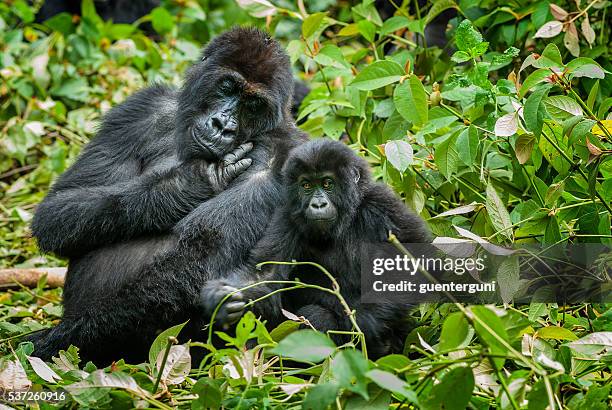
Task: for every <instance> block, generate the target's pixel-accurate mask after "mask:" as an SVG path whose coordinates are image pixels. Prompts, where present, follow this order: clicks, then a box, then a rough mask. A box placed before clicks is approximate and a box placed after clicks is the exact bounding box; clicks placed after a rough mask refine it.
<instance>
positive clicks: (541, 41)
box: [0, 0, 612, 409]
mask: <svg viewBox="0 0 612 410" xmlns="http://www.w3.org/2000/svg"><path fill="white" fill-rule="evenodd" d="M305 3H306V2H298V5H297V6H296V5H295V4H293V3H290V2H286V1H272V0H270V1H268V0H239V1H237V2H233V1H215V2H205V1H196V0H187V1H170V0H168V1H164V2H163V4H162V7H159V8H156V9H155V10H153V11H152V12H151V14H150V15H149V16H146V17H144V18H143V19H141V21H139V22H137V23H135V24H134V25H126V24H113V23H112V22H105V21H102V20H101V19H100V18H99V17H98V16H97V14H96V13H95V8H94V6H93V2H92V1H91V0H84V1H83V7H82V16H81V17H80V18H79V17H74V16H70V15H68V14H60V15H57V16H55V17H53V18H51V19H50V20H48V21H46V22H44V23H43V24H38V23H34V15H35V13H34V9H33V8H32V7H31V6H29V5H28V3H27V2H25V1H23V0H9V1H8V2H4V3H2V4H0V50H1V51H2V53H1V54H0V80H1V82H0V107H1V109H0V145H1V146H2V151H1V152H0V185H2V189H3V191H2V194H0V195H1V196H0V267H7V266H11V267H12V266H16V267H30V266H38V265H45V266H50V265H62V264H64V261H62V260H57V259H55V258H53V257H52V256H48V255H46V256H42V255H40V254H39V253H38V251H37V250H36V248H35V244H34V243H33V241H32V240H31V239H29V237H28V231H27V223H28V221H29V220H30V218H31V213H32V209H33V207H34V206H35V205H36V203H38V202H39V201H40V200H41V199H42V196H43V195H44V194H45V192H46V190H47V189H48V186H49V184H50V182H51V181H52V180H53V178H55V177H56V176H57V175H59V174H60V173H61V172H62V171H63V170H64V169H65V168H66V167H67V166H68V165H69V164H70V163H71V161H73V160H74V158H75V156H76V155H77V154H78V152H79V150H80V148H81V147H82V146H83V144H84V143H86V142H87V140H88V139H89V138H90V137H91V136H92V134H93V133H94V131H95V126H96V123H97V122H98V121H99V119H100V116H101V115H102V114H103V113H104V112H105V111H106V110H108V109H109V108H110V107H111V106H113V105H115V104H117V103H119V102H121V101H122V100H124V99H125V98H126V96H128V95H129V94H131V93H132V92H133V91H134V90H136V89H137V88H139V87H141V86H143V85H145V84H147V83H150V82H155V81H166V82H175V81H177V78H178V75H177V74H178V73H180V72H182V71H183V70H184V69H185V68H186V67H187V66H188V65H189V62H190V61H193V60H194V59H196V58H197V56H198V53H199V45H200V44H201V43H203V42H205V41H207V40H208V39H209V38H210V37H212V36H214V35H215V34H217V33H219V32H220V31H222V30H224V29H225V28H227V27H229V26H231V25H232V24H236V23H250V24H256V25H261V26H264V25H265V26H267V27H268V28H269V29H270V30H271V31H273V32H274V33H275V35H276V37H278V38H281V39H283V40H285V42H286V46H287V50H288V52H289V54H290V56H291V58H292V61H293V62H294V63H295V65H296V67H297V68H298V71H299V76H300V77H301V78H302V79H304V80H306V81H307V82H308V83H309V85H310V86H311V87H312V91H311V93H310V94H309V95H308V96H307V97H306V99H305V100H304V102H303V104H302V106H301V109H300V113H299V117H298V118H299V122H300V126H301V127H302V128H303V129H304V130H305V131H307V132H309V133H310V134H311V135H313V136H314V137H321V136H327V137H330V138H334V139H342V140H344V141H346V142H347V143H348V144H350V145H351V146H353V147H354V148H355V149H356V150H357V151H359V152H360V154H361V155H363V156H364V157H365V158H366V159H367V160H368V161H369V163H370V164H371V165H372V169H373V172H374V175H375V176H376V177H378V178H380V179H382V180H384V181H385V182H387V183H389V184H390V185H391V186H392V187H393V188H394V189H395V190H396V191H397V192H398V194H400V195H401V196H402V198H404V200H405V202H406V203H407V204H408V205H409V206H410V207H412V208H413V209H415V210H416V211H417V212H419V213H420V214H421V215H422V216H423V217H424V218H426V219H427V220H428V222H429V224H430V226H431V228H432V230H433V231H434V233H435V234H436V235H438V236H441V237H451V238H454V239H455V238H458V237H461V238H464V239H465V238H467V239H469V240H475V241H478V242H479V243H481V244H486V245H487V246H488V245H491V244H493V243H502V244H511V243H523V242H536V243H541V244H551V243H585V242H595V243H602V244H607V245H610V244H612V232H611V223H610V217H611V215H612V208H611V205H610V204H611V202H612V161H611V160H610V158H611V155H610V154H612V114H610V108H611V107H612V97H610V94H611V92H610V91H611V90H612V75H611V73H610V72H611V71H612V65H611V64H610V62H609V53H610V50H609V43H610V41H609V35H610V26H609V24H606V21H607V20H606V13H607V14H608V15H609V10H608V8H609V4H610V3H609V1H605V0H595V1H590V2H586V4H584V3H585V2H582V3H581V2H573V1H572V2H569V1H568V2H565V1H564V2H556V3H555V4H551V3H550V2H548V1H546V0H542V1H537V2H527V1H519V2H517V3H516V4H513V7H509V6H507V5H506V4H505V2H496V1H487V2H476V1H460V2H455V1H452V0H440V1H435V2H428V4H426V5H425V6H423V7H422V8H421V9H420V10H414V5H413V2H407V1H404V2H395V3H396V4H397V5H398V9H397V10H396V11H395V13H394V15H393V16H391V17H389V18H387V19H384V20H383V18H381V16H380V14H379V13H378V11H377V10H376V8H375V7H374V4H373V2H372V1H367V0H366V1H363V2H354V5H352V6H349V5H346V4H344V5H341V6H338V5H336V3H335V2H329V1H326V0H317V1H314V2H308V4H307V5H305ZM306 7H307V9H306ZM448 9H454V10H456V11H457V17H455V18H453V19H451V20H450V22H449V29H448V32H447V33H446V34H447V38H448V39H449V44H448V45H447V47H446V48H445V49H444V50H440V49H438V48H436V47H426V46H425V44H423V41H422V35H423V33H424V32H425V28H426V27H427V26H428V25H430V24H432V21H434V18H435V17H436V16H438V15H439V14H440V13H442V12H443V11H444V10H448ZM608 18H609V17H608ZM140 23H150V24H151V26H152V28H153V29H154V30H155V31H156V33H157V35H156V36H152V37H148V36H146V35H144V34H143V33H142V31H141V29H140V27H139V24H140ZM483 246H484V245H483ZM608 263H611V262H610V261H608ZM608 269H609V267H608ZM517 277H518V266H517V264H516V263H515V260H514V259H513V258H512V257H508V258H507V263H504V264H502V267H500V269H499V271H498V278H497V280H498V283H500V285H501V288H502V289H506V290H512V289H515V288H516V286H517ZM512 293H513V292H511V291H509V292H508V294H507V295H506V296H508V295H509V296H508V297H509V298H510V299H506V298H504V300H507V302H508V304H506V305H505V306H504V307H503V308H499V307H491V306H486V307H485V306H464V305H461V304H446V305H430V304H423V305H421V306H419V308H418V310H417V311H415V312H413V313H412V316H413V318H414V320H415V321H416V322H417V327H416V328H415V329H414V330H413V331H412V333H411V334H410V335H409V336H408V338H407V341H406V346H405V351H404V354H401V355H400V354H397V355H390V356H387V357H383V358H381V359H379V360H377V361H376V362H372V361H370V360H368V359H367V357H366V356H365V355H364V354H363V353H362V352H360V351H358V350H354V348H353V345H347V346H336V345H335V344H334V343H333V342H332V341H331V339H329V338H328V337H327V336H326V335H323V334H320V333H316V332H314V331H312V330H309V329H305V330H297V328H298V325H299V323H298V322H297V321H299V320H300V319H299V318H295V317H292V316H291V315H290V314H288V316H290V317H291V319H292V320H290V321H287V322H285V323H283V324H282V325H281V326H279V327H278V328H276V329H266V328H265V326H264V325H263V324H262V323H261V322H260V321H259V320H258V319H257V318H255V317H254V316H253V315H252V314H247V315H245V316H244V317H243V318H242V319H241V321H240V323H239V324H238V325H237V328H236V331H235V333H234V334H230V333H220V334H219V336H220V337H221V338H222V339H223V340H224V341H226V343H227V348H224V349H215V348H214V347H212V346H211V345H210V344H209V343H203V341H191V342H188V343H186V344H182V345H180V344H178V345H177V344H174V343H175V342H176V337H177V336H180V333H179V332H180V329H181V326H177V327H174V328H172V329H168V330H167V331H166V332H164V333H162V334H161V335H160V337H158V339H157V340H156V341H155V343H154V344H153V346H152V347H151V351H150V355H149V356H150V357H149V362H148V363H143V364H137V365H133V364H126V363H124V362H123V361H119V362H117V363H115V364H113V365H112V366H110V367H109V368H106V369H96V368H95V366H93V365H92V364H91V363H80V361H79V358H78V351H77V349H75V348H70V349H69V350H68V351H66V352H62V353H61V354H60V357H59V358H56V359H54V362H53V363H44V362H42V361H40V360H39V359H37V358H36V357H33V356H31V354H32V346H31V345H29V344H21V345H18V344H17V343H16V341H17V340H18V339H17V338H18V337H19V336H21V335H23V334H25V333H28V332H32V331H35V330H38V329H40V328H43V327H46V326H48V325H51V324H52V323H54V322H56V321H57V320H59V318H60V317H61V308H60V307H59V305H58V303H59V300H60V298H61V291H60V290H48V289H46V288H45V282H44V280H42V281H41V282H40V283H39V285H38V286H37V287H36V288H35V289H25V288H21V289H20V290H18V291H9V292H4V293H1V294H0V302H1V303H0V315H1V317H2V321H1V322H0V339H1V341H2V352H3V353H6V355H5V356H4V357H2V358H0V369H1V370H0V385H1V386H10V387H11V388H12V389H18V388H19V389H26V388H30V387H33V388H36V389H39V388H42V387H44V388H45V389H48V390H54V391H63V390H65V391H66V392H67V395H66V403H65V404H67V403H72V405H74V404H76V405H79V406H85V407H113V408H115V407H128V408H131V407H141V406H148V407H159V408H169V407H183V408H187V407H191V408H195V409H200V408H201V409H204V408H219V407H220V406H223V407H224V408H264V407H275V408H276V407H288V408H289V407H291V408H298V407H302V408H306V409H310V408H312V409H325V408H327V407H328V406H340V407H341V408H354V407H361V408H387V407H388V406H389V405H390V404H393V405H395V406H396V407H402V406H403V407H412V408H432V409H434V408H435V409H440V408H445V409H448V408H457V409H459V408H466V407H470V408H489V407H500V408H515V409H516V408H529V409H544V408H547V407H549V408H557V407H560V406H562V407H566V408H570V409H573V408H580V407H586V408H593V409H605V408H609V406H610V394H611V393H610V377H611V375H610V352H611V349H612V309H610V305H593V304H581V305H575V306H557V305H555V304H543V303H532V304H531V305H529V306H514V305H512V304H510V303H511V295H512ZM503 296H504V295H502V297H503ZM357 336H358V335H356V339H355V344H356V343H357V340H358V339H359V338H357ZM196 351H197V352H198V353H201V352H204V356H205V358H204V359H203V360H202V362H201V363H192V360H191V352H196ZM279 355H280V356H279ZM296 361H299V362H303V363H305V364H301V365H299V366H297V365H296Z"/></svg>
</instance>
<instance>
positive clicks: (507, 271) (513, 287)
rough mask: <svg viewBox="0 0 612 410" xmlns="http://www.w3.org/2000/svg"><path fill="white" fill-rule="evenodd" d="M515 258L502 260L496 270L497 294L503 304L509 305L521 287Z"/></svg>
mask: <svg viewBox="0 0 612 410" xmlns="http://www.w3.org/2000/svg"><path fill="white" fill-rule="evenodd" d="M519 274H520V272H519V261H518V257H517V256H510V257H507V258H504V259H503V260H502V261H501V263H500V265H499V267H498V268H497V283H498V285H499V287H498V289H499V294H500V296H501V298H502V301H503V302H504V303H510V302H511V301H512V300H513V298H514V295H515V294H516V292H517V291H518V290H519V288H520V286H521V282H520V276H519Z"/></svg>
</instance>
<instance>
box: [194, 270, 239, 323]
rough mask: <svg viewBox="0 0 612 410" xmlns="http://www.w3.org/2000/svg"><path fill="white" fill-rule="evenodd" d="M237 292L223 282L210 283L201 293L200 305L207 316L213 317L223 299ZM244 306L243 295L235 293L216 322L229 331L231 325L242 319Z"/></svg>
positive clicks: (223, 307)
mask: <svg viewBox="0 0 612 410" xmlns="http://www.w3.org/2000/svg"><path fill="white" fill-rule="evenodd" d="M237 290H238V289H236V288H235V287H233V286H230V285H228V284H226V283H225V282H223V281H210V282H208V283H207V284H206V285H205V286H204V287H203V288H202V290H201V291H200V300H199V305H200V306H201V307H202V308H203V309H204V313H205V314H206V316H208V317H211V316H212V314H213V312H214V311H215V308H216V307H217V305H218V304H219V303H221V301H222V300H223V298H225V296H227V295H229V294H230V293H233V292H236V291H237ZM244 306H245V302H244V297H243V295H242V293H240V292H236V293H234V294H233V295H231V296H230V297H229V298H228V299H227V300H226V301H225V302H224V303H223V305H222V306H221V308H220V309H219V311H218V312H217V315H216V316H215V322H217V323H218V324H220V325H221V326H222V328H223V329H227V328H228V327H229V325H232V324H234V323H236V322H237V321H238V320H239V319H240V318H241V317H242V314H243V313H244Z"/></svg>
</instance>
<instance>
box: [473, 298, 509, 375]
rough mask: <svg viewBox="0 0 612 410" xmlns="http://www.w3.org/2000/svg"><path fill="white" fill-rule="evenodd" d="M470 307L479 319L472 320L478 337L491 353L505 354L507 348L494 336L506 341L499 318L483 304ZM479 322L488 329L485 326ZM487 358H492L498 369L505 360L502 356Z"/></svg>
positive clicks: (506, 337) (504, 331)
mask: <svg viewBox="0 0 612 410" xmlns="http://www.w3.org/2000/svg"><path fill="white" fill-rule="evenodd" d="M470 309H471V311H472V313H473V314H474V316H475V317H476V318H478V319H479V321H477V320H475V321H474V329H475V330H476V333H477V334H478V337H480V338H481V339H482V341H483V342H484V343H485V344H486V345H487V346H488V347H489V350H490V352H491V353H493V354H494V355H500V356H505V355H506V354H507V353H508V349H507V348H506V347H505V346H504V345H503V344H502V342H500V341H499V340H498V338H497V337H496V336H495V335H497V336H498V337H499V338H501V339H502V340H504V341H505V342H508V334H507V332H506V329H505V328H504V324H503V323H502V321H501V320H500V318H499V317H497V315H496V314H495V313H494V312H493V311H492V310H491V309H489V308H487V307H485V306H472V307H471V308H470ZM481 322H482V323H484V325H486V326H487V327H488V328H489V329H490V330H489V329H487V328H485V327H484V326H483V325H482V324H481ZM489 360H493V361H494V362H495V364H496V366H497V368H498V369H501V367H502V366H503V365H504V362H505V359H504V358H503V357H497V358H491V359H489Z"/></svg>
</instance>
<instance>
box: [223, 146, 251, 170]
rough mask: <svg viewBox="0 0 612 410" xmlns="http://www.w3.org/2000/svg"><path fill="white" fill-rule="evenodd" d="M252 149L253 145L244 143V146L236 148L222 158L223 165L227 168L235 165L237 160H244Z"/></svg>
mask: <svg viewBox="0 0 612 410" xmlns="http://www.w3.org/2000/svg"><path fill="white" fill-rule="evenodd" d="M252 149H253V143H252V142H245V143H244V144H242V145H240V146H239V147H238V148H236V149H235V150H233V151H232V152H230V153H229V154H227V155H226V156H225V157H223V164H224V165H226V166H227V165H231V164H234V163H236V162H237V161H238V160H241V159H242V158H244V156H245V155H246V154H248V153H249V152H251V150H252Z"/></svg>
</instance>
